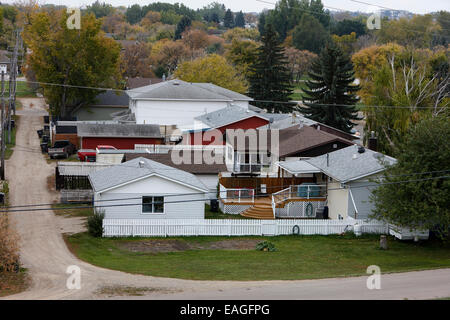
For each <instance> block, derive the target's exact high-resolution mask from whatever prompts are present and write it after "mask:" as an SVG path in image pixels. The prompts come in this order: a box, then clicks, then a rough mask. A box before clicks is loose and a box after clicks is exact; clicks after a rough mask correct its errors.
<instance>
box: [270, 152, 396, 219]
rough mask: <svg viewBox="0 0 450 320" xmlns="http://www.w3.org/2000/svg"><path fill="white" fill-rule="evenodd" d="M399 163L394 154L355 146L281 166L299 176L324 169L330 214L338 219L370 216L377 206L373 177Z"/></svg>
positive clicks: (286, 162)
mask: <svg viewBox="0 0 450 320" xmlns="http://www.w3.org/2000/svg"><path fill="white" fill-rule="evenodd" d="M395 162H396V160H395V159H394V158H392V157H388V156H385V155H383V154H381V153H378V152H374V151H372V150H368V149H365V148H364V147H361V146H358V145H353V146H349V147H347V148H343V149H340V150H337V151H334V152H330V153H328V154H325V155H322V156H319V157H314V158H310V159H305V160H297V161H282V162H280V163H279V164H278V165H279V166H280V167H281V168H283V169H284V170H286V171H287V172H289V173H290V174H293V175H294V176H296V177H299V176H303V175H304V174H307V173H311V172H314V173H318V172H321V173H322V174H323V177H322V178H321V181H320V184H321V185H325V184H326V205H327V207H328V210H329V211H328V217H329V218H330V219H334V220H337V219H346V218H348V217H351V218H354V219H367V218H369V216H370V215H371V213H372V210H373V208H374V207H373V204H372V203H371V202H370V196H371V194H372V190H373V189H374V188H375V187H376V183H375V182H373V181H372V180H373V178H376V177H377V175H378V174H379V173H381V172H382V171H384V170H385V169H386V166H389V165H393V164H395ZM323 179H324V180H323Z"/></svg>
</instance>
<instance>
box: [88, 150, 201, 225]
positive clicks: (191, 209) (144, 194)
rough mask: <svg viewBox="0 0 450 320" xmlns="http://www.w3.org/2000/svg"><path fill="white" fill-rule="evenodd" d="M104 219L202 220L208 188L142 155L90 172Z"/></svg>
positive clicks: (95, 199)
mask: <svg viewBox="0 0 450 320" xmlns="http://www.w3.org/2000/svg"><path fill="white" fill-rule="evenodd" d="M89 180H90V182H91V185H92V187H93V190H94V202H95V205H96V206H100V207H103V208H102V209H101V210H102V211H104V214H105V218H106V219H203V218H204V201H205V197H206V194H207V192H208V189H207V187H206V186H205V185H204V184H203V183H202V182H201V181H200V180H199V179H198V178H197V177H196V176H195V175H193V174H191V173H189V172H186V171H182V170H179V169H176V168H173V167H169V166H166V165H163V164H161V163H159V162H156V161H152V160H149V159H146V158H143V157H139V158H136V159H133V160H131V161H127V162H124V163H122V164H119V165H116V166H112V167H110V168H107V169H105V170H101V171H97V172H93V173H90V174H89Z"/></svg>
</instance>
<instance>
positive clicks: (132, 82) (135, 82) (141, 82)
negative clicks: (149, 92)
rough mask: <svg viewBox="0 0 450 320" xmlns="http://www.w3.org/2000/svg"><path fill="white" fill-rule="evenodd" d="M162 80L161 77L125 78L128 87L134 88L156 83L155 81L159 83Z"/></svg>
mask: <svg viewBox="0 0 450 320" xmlns="http://www.w3.org/2000/svg"><path fill="white" fill-rule="evenodd" d="M160 82H163V79H161V78H141V77H137V78H128V80H127V87H128V89H135V88H140V87H144V86H147V85H150V84H156V83H160Z"/></svg>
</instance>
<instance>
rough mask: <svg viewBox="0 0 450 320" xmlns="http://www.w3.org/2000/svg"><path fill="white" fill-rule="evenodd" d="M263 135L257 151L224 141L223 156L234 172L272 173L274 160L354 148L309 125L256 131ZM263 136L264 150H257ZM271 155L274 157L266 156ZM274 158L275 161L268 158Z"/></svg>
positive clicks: (234, 142)
mask: <svg viewBox="0 0 450 320" xmlns="http://www.w3.org/2000/svg"><path fill="white" fill-rule="evenodd" d="M274 131H277V132H274ZM262 132H264V134H263V135H258V136H257V139H258V143H257V148H256V149H255V148H251V146H249V140H246V144H245V145H244V146H240V145H239V143H238V138H235V139H234V140H230V139H228V140H227V148H226V153H227V155H226V157H227V159H232V160H231V161H232V163H233V173H236V174H239V175H245V174H252V175H254V174H259V173H261V172H271V171H273V170H274V161H278V160H295V159H298V158H310V157H316V156H319V155H322V154H325V153H328V152H333V151H336V150H339V149H342V148H345V147H348V146H351V145H353V142H352V141H349V140H346V139H343V138H341V137H339V136H335V135H333V134H330V133H327V132H324V131H321V130H318V129H314V128H313V127H308V126H301V125H295V126H293V127H290V128H287V129H282V130H276V129H271V130H266V129H260V130H259V131H258V133H260V134H261V133H262ZM262 137H267V141H262V143H263V145H264V147H265V148H264V150H262V149H261V148H260V146H261V145H262V144H261V142H260V139H262ZM274 139H276V140H274ZM274 152H275V153H277V154H271V155H269V153H274ZM277 155H278V159H271V158H273V156H277Z"/></svg>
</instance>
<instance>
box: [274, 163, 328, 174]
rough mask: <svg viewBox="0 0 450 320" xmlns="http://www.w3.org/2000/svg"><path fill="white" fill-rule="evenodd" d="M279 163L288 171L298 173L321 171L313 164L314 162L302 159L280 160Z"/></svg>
mask: <svg viewBox="0 0 450 320" xmlns="http://www.w3.org/2000/svg"><path fill="white" fill-rule="evenodd" d="M278 165H279V166H280V167H281V168H283V169H285V170H286V171H288V172H290V173H292V174H297V173H318V172H321V171H320V169H319V168H317V167H315V166H313V165H312V164H310V163H308V162H306V161H303V160H300V161H280V162H279V163H278Z"/></svg>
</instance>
